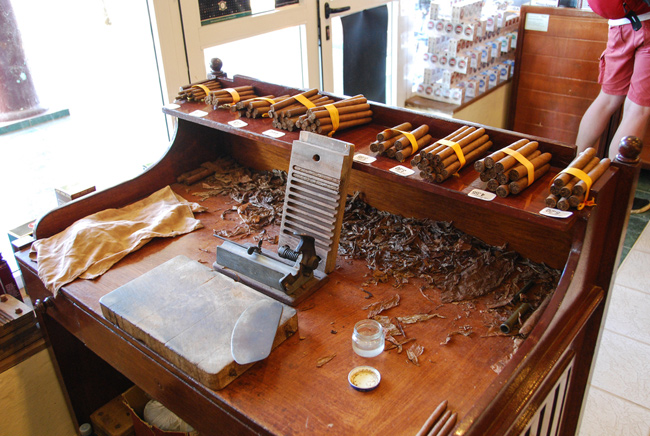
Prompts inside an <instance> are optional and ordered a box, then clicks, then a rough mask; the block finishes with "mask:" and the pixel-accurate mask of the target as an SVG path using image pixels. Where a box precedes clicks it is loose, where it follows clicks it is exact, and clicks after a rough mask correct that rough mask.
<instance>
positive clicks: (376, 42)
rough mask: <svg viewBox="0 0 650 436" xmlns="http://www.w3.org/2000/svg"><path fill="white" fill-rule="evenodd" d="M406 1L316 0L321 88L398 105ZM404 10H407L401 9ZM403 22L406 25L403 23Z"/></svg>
mask: <svg viewBox="0 0 650 436" xmlns="http://www.w3.org/2000/svg"><path fill="white" fill-rule="evenodd" d="M406 3H409V1H404V0H402V1H398V0H395V1H386V0H319V6H318V14H319V24H320V28H319V31H320V51H321V58H322V66H321V68H322V70H321V71H322V80H323V85H322V86H323V89H324V90H325V91H327V92H332V93H334V94H337V95H356V94H364V95H366V97H368V99H370V100H373V101H378V102H381V103H387V104H390V105H396V106H401V105H403V102H404V100H405V93H406V81H405V77H406V74H405V71H404V69H405V67H404V66H405V65H407V62H406V57H407V56H408V44H405V43H404V42H405V40H404V39H403V38H404V36H405V32H404V30H403V29H404V28H405V25H407V24H408V21H409V20H408V14H403V13H402V10H403V9H404V5H405V4H406ZM404 10H407V9H404ZM406 27H408V26H406Z"/></svg>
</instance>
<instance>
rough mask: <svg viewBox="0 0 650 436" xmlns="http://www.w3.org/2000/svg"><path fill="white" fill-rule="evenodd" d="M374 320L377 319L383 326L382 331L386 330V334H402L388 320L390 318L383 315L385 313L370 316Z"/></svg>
mask: <svg viewBox="0 0 650 436" xmlns="http://www.w3.org/2000/svg"><path fill="white" fill-rule="evenodd" d="M372 319H374V320H375V321H377V322H378V323H379V324H381V326H382V327H383V328H384V331H385V332H386V336H399V335H401V334H402V332H401V331H400V329H399V328H397V326H396V325H395V324H393V323H392V322H390V318H389V317H387V316H385V315H375V316H373V317H372Z"/></svg>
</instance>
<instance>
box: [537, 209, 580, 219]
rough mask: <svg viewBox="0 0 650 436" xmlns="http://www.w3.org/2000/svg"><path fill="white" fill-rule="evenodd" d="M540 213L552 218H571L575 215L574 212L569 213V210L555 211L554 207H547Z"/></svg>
mask: <svg viewBox="0 0 650 436" xmlns="http://www.w3.org/2000/svg"><path fill="white" fill-rule="evenodd" d="M539 213H541V214H542V215H546V216H550V217H551V218H569V217H570V216H571V215H573V212H569V211H568V210H560V209H554V208H552V207H545V208H544V209H542V210H540V211H539Z"/></svg>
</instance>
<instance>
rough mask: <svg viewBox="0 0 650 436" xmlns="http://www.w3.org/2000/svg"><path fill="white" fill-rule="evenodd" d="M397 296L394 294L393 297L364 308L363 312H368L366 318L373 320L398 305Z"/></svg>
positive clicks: (398, 298)
mask: <svg viewBox="0 0 650 436" xmlns="http://www.w3.org/2000/svg"><path fill="white" fill-rule="evenodd" d="M399 300H400V297H399V294H395V295H394V296H392V297H390V298H387V299H385V300H381V301H377V302H375V303H372V304H369V305H368V306H366V307H364V308H363V310H369V311H368V318H373V317H375V316H377V315H379V314H380V313H382V312H383V311H385V310H388V309H391V308H393V307H395V306H398V305H399Z"/></svg>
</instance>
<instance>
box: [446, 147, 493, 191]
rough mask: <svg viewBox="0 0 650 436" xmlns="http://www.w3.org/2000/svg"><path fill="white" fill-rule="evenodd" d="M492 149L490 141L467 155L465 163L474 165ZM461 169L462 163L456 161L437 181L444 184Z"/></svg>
mask: <svg viewBox="0 0 650 436" xmlns="http://www.w3.org/2000/svg"><path fill="white" fill-rule="evenodd" d="M490 147H492V141H488V142H486V143H484V144H482V145H481V146H480V147H479V148H477V149H475V150H472V151H471V152H470V153H468V154H467V155H465V162H467V163H470V164H471V163H472V162H474V161H475V160H476V159H478V158H479V157H480V156H483V154H484V153H485V152H486V151H487V150H489V149H490ZM459 169H460V162H459V161H456V162H454V163H452V164H451V165H449V166H448V167H446V168H445V169H444V170H442V171H441V172H440V173H439V174H438V175H437V176H436V181H437V182H442V181H444V180H446V179H447V178H449V176H451V175H452V174H454V173H455V172H456V171H458V170H459Z"/></svg>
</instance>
